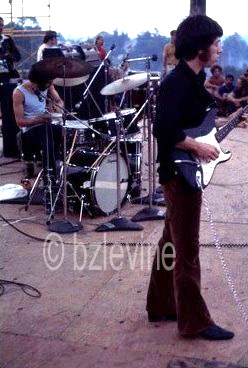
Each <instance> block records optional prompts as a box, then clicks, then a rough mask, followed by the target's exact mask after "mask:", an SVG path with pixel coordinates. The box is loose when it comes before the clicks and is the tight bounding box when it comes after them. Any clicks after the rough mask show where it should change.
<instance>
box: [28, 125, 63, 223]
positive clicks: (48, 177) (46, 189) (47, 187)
mask: <svg viewBox="0 0 248 368" xmlns="http://www.w3.org/2000/svg"><path fill="white" fill-rule="evenodd" d="M45 132H46V134H45V137H46V144H45V149H46V175H45V176H46V181H47V183H46V184H45V186H44V194H45V196H46V195H47V194H48V198H47V197H46V198H45V201H46V200H47V199H49V206H50V210H49V213H50V215H51V213H52V207H53V196H52V181H51V175H50V171H52V169H51V168H49V166H50V165H49V150H48V144H49V142H48V123H46V124H45ZM43 154H44V153H43ZM54 170H56V168H54ZM42 177H44V167H43V168H42V169H41V170H40V172H39V174H38V176H37V178H36V179H35V182H34V184H33V186H32V189H31V191H30V193H29V200H28V202H27V204H26V205H25V211H27V210H28V209H29V207H30V205H31V202H32V200H33V197H34V194H35V193H36V190H37V189H38V186H39V183H40V181H41V180H42ZM50 215H49V216H50Z"/></svg>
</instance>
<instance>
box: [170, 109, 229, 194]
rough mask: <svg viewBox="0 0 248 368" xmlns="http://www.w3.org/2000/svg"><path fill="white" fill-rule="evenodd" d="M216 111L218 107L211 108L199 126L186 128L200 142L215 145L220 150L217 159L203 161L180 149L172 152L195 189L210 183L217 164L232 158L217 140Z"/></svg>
mask: <svg viewBox="0 0 248 368" xmlns="http://www.w3.org/2000/svg"><path fill="white" fill-rule="evenodd" d="M216 111H217V110H216V109H212V110H210V111H209V113H208V114H207V115H206V117H205V119H204V121H203V123H202V124H201V125H200V126H199V127H197V128H192V129H186V130H185V134H186V135H187V136H190V137H192V138H195V139H196V140H197V141H198V142H202V143H207V144H211V145H213V146H215V147H216V148H217V149H218V150H219V151H220V154H219V157H218V158H217V159H216V160H213V161H211V162H206V161H202V160H200V159H198V158H196V157H194V155H193V154H191V153H189V152H187V151H183V150H180V149H175V150H174V152H173V153H172V159H173V161H174V162H175V164H176V166H177V169H178V172H179V173H180V174H181V175H182V176H183V177H184V179H185V180H186V182H187V183H188V184H189V185H190V186H191V187H192V188H193V189H197V190H200V189H201V188H205V187H206V186H207V185H208V184H209V182H210V180H211V178H212V176H213V174H214V170H215V168H216V166H217V165H218V164H219V163H221V162H225V161H227V160H229V159H230V158H231V153H230V152H224V151H222V149H221V147H220V145H219V143H218V141H217V140H216V133H217V129H216V127H215V117H216Z"/></svg>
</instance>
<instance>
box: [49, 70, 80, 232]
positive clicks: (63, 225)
mask: <svg viewBox="0 0 248 368" xmlns="http://www.w3.org/2000/svg"><path fill="white" fill-rule="evenodd" d="M63 75H64V97H65V75H66V73H65V64H64V65H63ZM53 103H54V102H53ZM54 105H55V106H56V104H54ZM59 107H60V106H59ZM61 110H62V111H63V113H62V118H63V126H62V133H63V168H62V181H61V184H60V188H59V190H58V193H57V195H56V199H55V202H54V205H53V206H52V208H51V213H50V216H49V217H48V220H47V228H48V230H50V231H53V232H57V233H63V234H65V233H74V232H77V231H79V230H81V229H82V225H81V224H79V223H74V222H72V221H69V220H68V218H67V169H68V162H67V160H66V128H65V120H66V113H69V112H68V111H67V110H66V109H63V108H61ZM62 186H63V208H64V220H60V221H55V222H53V223H51V218H53V212H54V209H55V205H56V202H57V200H58V198H59V194H60V192H61V189H62Z"/></svg>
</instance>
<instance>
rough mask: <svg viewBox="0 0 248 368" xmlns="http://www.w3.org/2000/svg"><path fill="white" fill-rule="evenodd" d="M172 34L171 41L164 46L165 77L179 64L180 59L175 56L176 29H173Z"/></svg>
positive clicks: (163, 73)
mask: <svg viewBox="0 0 248 368" xmlns="http://www.w3.org/2000/svg"><path fill="white" fill-rule="evenodd" d="M170 36H171V39H170V42H169V43H167V44H166V45H165V46H164V50H163V72H162V75H163V77H165V76H166V75H167V74H169V73H170V72H171V71H172V70H173V69H174V68H175V66H176V65H177V64H178V59H177V58H176V56H175V51H176V49H175V40H176V31H175V30H173V31H171V32H170Z"/></svg>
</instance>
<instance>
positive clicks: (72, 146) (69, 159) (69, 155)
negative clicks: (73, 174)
mask: <svg viewBox="0 0 248 368" xmlns="http://www.w3.org/2000/svg"><path fill="white" fill-rule="evenodd" d="M77 133H78V131H77V129H76V130H75V133H74V137H73V140H72V145H71V148H70V151H69V154H68V156H67V159H66V165H69V163H70V161H71V156H72V153H73V152H72V151H73V149H74V146H75V143H76V138H77Z"/></svg>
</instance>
